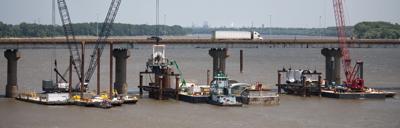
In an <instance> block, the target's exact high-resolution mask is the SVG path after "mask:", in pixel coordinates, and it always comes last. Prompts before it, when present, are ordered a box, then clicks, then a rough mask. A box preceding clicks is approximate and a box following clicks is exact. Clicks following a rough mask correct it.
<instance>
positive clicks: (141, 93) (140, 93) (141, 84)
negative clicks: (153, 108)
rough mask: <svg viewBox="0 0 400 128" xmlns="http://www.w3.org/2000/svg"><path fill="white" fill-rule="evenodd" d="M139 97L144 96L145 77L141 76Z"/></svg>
mask: <svg viewBox="0 0 400 128" xmlns="http://www.w3.org/2000/svg"><path fill="white" fill-rule="evenodd" d="M139 95H140V97H142V96H143V75H142V74H140V75H139Z"/></svg>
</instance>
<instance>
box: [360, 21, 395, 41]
mask: <svg viewBox="0 0 400 128" xmlns="http://www.w3.org/2000/svg"><path fill="white" fill-rule="evenodd" d="M354 34H355V36H356V37H357V38H364V39H400V25H399V24H398V23H395V24H392V23H389V22H361V23H358V24H356V25H355V26H354Z"/></svg>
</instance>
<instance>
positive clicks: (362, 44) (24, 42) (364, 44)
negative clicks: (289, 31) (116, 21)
mask: <svg viewBox="0 0 400 128" xmlns="http://www.w3.org/2000/svg"><path fill="white" fill-rule="evenodd" d="M77 41H78V42H85V43H87V44H95V43H96V39H95V38H80V39H77ZM110 42H112V43H113V44H117V45H118V44H125V45H126V44H128V45H129V44H130V45H136V44H155V43H156V42H155V41H154V40H147V39H128V38H111V39H108V41H107V43H110ZM347 42H348V47H350V48H376V47H379V48H398V47H399V45H400V40H396V39H356V40H347ZM160 44H188V45H193V46H194V47H200V48H201V47H211V46H214V47H245V46H262V47H268V48H324V47H326V48H337V47H339V43H338V41H337V40H336V39H266V40H211V39H164V40H161V41H160ZM49 45H61V46H60V47H61V48H67V47H66V42H65V39H64V38H54V39H52V38H6V39H5V38H3V39H0V49H1V48H2V49H6V48H12V47H16V46H17V47H18V48H22V49H24V48H25V49H35V48H46V46H49ZM63 45H65V47H64V46H63ZM228 45H229V46H228Z"/></svg>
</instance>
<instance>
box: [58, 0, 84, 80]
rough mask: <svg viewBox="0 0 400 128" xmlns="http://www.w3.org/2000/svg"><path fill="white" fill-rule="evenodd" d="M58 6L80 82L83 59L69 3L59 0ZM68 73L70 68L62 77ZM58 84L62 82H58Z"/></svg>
mask: <svg viewBox="0 0 400 128" xmlns="http://www.w3.org/2000/svg"><path fill="white" fill-rule="evenodd" d="M57 4H58V10H59V13H60V18H61V22H62V25H63V28H64V35H65V37H66V42H67V44H68V49H69V53H70V55H71V56H72V57H73V61H72V64H73V68H74V69H75V71H76V73H77V75H78V78H79V80H80V78H81V75H80V64H81V57H80V53H79V44H78V43H77V41H76V40H75V33H74V29H73V27H72V22H71V18H70V16H69V11H68V7H67V3H66V2H65V0H57ZM55 70H57V69H55ZM68 71H69V68H68V69H67V70H66V71H65V72H64V73H63V75H62V76H61V77H65V76H66V75H67V73H68ZM57 82H60V81H57Z"/></svg>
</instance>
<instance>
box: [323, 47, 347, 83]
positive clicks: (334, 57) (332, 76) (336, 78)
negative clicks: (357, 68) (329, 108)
mask: <svg viewBox="0 0 400 128" xmlns="http://www.w3.org/2000/svg"><path fill="white" fill-rule="evenodd" d="M321 54H322V55H324V56H325V79H326V84H332V82H335V84H340V83H341V81H340V69H341V68H340V66H341V57H342V51H341V49H334V48H332V49H329V48H323V49H322V50H321Z"/></svg>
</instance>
